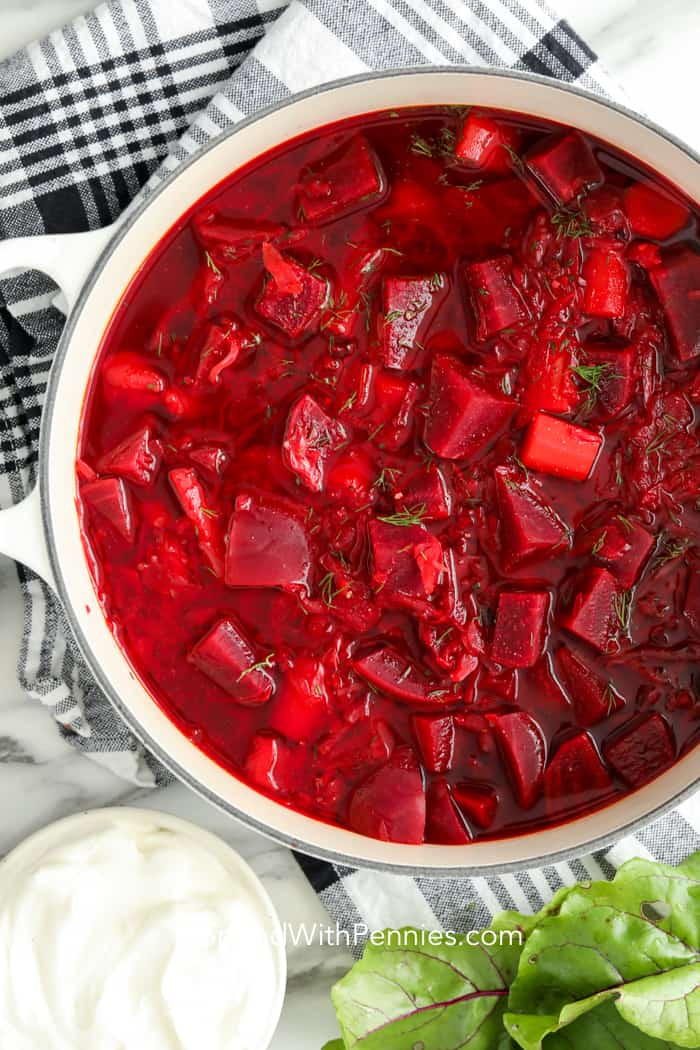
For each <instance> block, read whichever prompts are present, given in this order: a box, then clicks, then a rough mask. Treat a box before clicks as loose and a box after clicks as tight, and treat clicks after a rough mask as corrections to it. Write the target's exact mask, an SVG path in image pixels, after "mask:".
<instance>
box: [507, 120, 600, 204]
mask: <svg viewBox="0 0 700 1050" xmlns="http://www.w3.org/2000/svg"><path fill="white" fill-rule="evenodd" d="M525 163H526V164H527V167H528V168H529V170H530V171H531V172H532V173H533V175H534V176H535V177H536V178H537V179H538V180H539V181H540V182H541V183H542V185H543V186H544V188H545V189H546V190H548V192H549V193H551V195H552V196H553V197H554V199H555V200H557V201H560V202H561V203H562V204H568V203H569V202H570V201H573V200H575V199H576V197H579V196H580V195H581V194H582V193H585V192H586V191H587V190H590V189H592V188H593V187H594V186H599V185H600V184H601V183H602V181H603V172H602V171H601V169H600V166H599V164H598V161H597V160H596V159H595V156H594V155H593V150H592V149H591V147H590V145H589V144H588V142H587V141H586V140H585V139H584V138H583V137H582V136H581V135H580V134H579V133H578V132H577V131H570V132H568V133H567V134H566V135H564V136H561V137H557V138H550V139H546V140H545V142H544V143H543V144H542V145H540V146H536V147H535V149H533V150H531V151H530V152H529V153H528V155H527V157H526V158H525Z"/></svg>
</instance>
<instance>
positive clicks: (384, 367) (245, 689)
mask: <svg viewBox="0 0 700 1050" xmlns="http://www.w3.org/2000/svg"><path fill="white" fill-rule="evenodd" d="M699 247H700V246H699V245H698V235H697V210H696V207H695V205H694V204H692V203H690V202H689V201H687V200H685V199H684V198H683V197H682V196H681V195H679V193H678V192H676V191H675V190H674V189H673V188H671V187H669V186H667V185H666V184H662V183H661V182H660V181H659V179H658V178H656V177H655V176H653V174H651V173H649V172H648V171H646V170H642V169H641V168H639V167H638V166H636V165H635V164H633V163H632V162H631V161H630V159H629V158H628V157H626V156H623V155H621V154H619V153H616V152H615V151H614V150H612V149H611V148H610V147H609V146H607V145H603V144H601V143H599V142H596V141H592V140H590V139H587V138H586V137H584V136H582V135H579V134H578V133H576V132H572V131H569V130H567V129H564V128H560V127H555V126H551V125H546V124H543V123H541V122H536V121H534V120H533V119H531V118H530V117H514V116H513V115H507V116H506V115H504V114H501V113H492V112H488V111H476V110H472V111H464V110H460V109H457V108H433V109H416V110H405V111H402V112H400V113H387V112H384V113H378V114H370V115H368V116H365V117H362V118H360V119H357V120H353V121H348V122H343V123H340V124H337V125H333V126H330V127H328V128H325V129H323V130H322V131H320V132H316V133H314V134H312V135H307V136H303V137H301V138H299V139H296V140H294V141H293V142H289V143H286V144H285V145H283V146H281V147H279V148H278V149H275V150H272V151H271V152H269V153H267V154H266V155H265V156H263V157H262V158H260V159H258V160H256V161H254V162H253V163H251V164H249V165H248V166H247V167H245V168H243V169H242V170H240V171H238V172H236V173H235V174H234V175H232V176H231V177H230V179H228V180H226V181H225V182H224V183H222V184H221V185H219V186H217V187H216V188H215V189H214V190H213V191H212V192H211V193H210V194H209V195H208V196H206V197H205V198H203V199H202V200H201V201H200V202H199V203H198V204H197V206H196V207H195V208H194V209H193V210H192V211H191V212H190V213H189V214H188V215H187V216H186V217H185V218H184V219H183V220H182V221H181V222H179V223H178V224H177V226H175V227H174V228H173V229H172V230H171V231H170V232H169V233H168V234H167V235H166V237H165V238H164V239H163V241H162V242H161V243H160V244H159V245H158V247H157V248H156V249H155V250H154V251H153V253H152V254H151V256H150V257H149V258H148V259H147V261H146V263H145V264H144V266H143V267H142V269H141V271H140V273H139V274H138V276H137V277H136V278H135V279H134V281H133V282H132V285H131V287H130V288H129V291H128V293H127V294H126V295H125V296H124V299H123V301H122V303H121V305H120V307H119V308H118V310H117V312H116V314H115V316H114V318H113V320H112V322H111V324H110V327H109V329H108V331H107V333H106V335H105V337H104V340H103V345H102V349H101V351H100V357H99V361H98V363H97V366H96V369H95V372H94V378H93V381H92V386H91V389H90V394H89V397H88V400H87V403H86V408H85V414H84V420H83V428H82V439H81V447H80V460H79V462H78V465H77V479H78V480H77V483H78V493H79V504H80V509H81V513H82V515H83V521H84V532H85V543H86V548H87V549H88V551H89V554H90V558H91V562H92V564H93V566H94V572H95V575H96V585H97V589H98V591H99V595H100V600H101V603H102V606H103V609H104V612H105V615H106V616H107V617H108V619H109V621H110V623H111V624H112V625H113V626H114V630H115V632H116V634H117V637H118V638H119V641H120V643H121V645H122V647H123V649H124V652H125V654H126V655H127V657H128V658H129V660H130V661H131V663H132V665H133V666H134V668H135V669H136V671H137V672H138V673H139V675H140V676H141V678H142V680H143V681H144V682H145V684H146V685H147V687H148V689H149V690H150V691H151V693H152V695H153V696H154V698H155V700H156V701H157V702H158V704H159V705H160V706H161V707H162V709H163V710H164V711H165V712H166V713H167V715H168V716H169V717H170V718H171V719H172V720H173V722H174V723H175V724H176V725H177V726H178V727H179V728H180V729H181V731H182V732H183V733H184V734H186V735H187V736H188V737H189V738H190V739H191V740H193V741H194V742H195V743H196V744H197V746H198V747H200V748H201V749H202V750H204V751H205V752H206V753H207V754H209V755H210V756H212V757H213V758H214V759H216V761H217V762H218V763H220V764H221V765H222V766H223V767H224V768H226V769H227V770H229V771H230V772H231V773H232V774H233V775H235V776H237V777H239V778H241V779H242V780H244V781H246V782H247V783H249V784H251V785H253V786H254V787H256V788H257V789H259V790H260V791H263V792H265V793H266V794H268V795H270V796H272V797H273V798H275V799H276V800H278V801H279V802H281V803H282V804H284V805H287V806H290V807H292V808H293V809H296V810H299V811H301V812H304V813H307V814H311V815H312V816H315V817H318V818H320V819H322V820H324V821H328V822H331V823H335V824H339V825H341V826H344V827H350V828H352V829H354V830H356V831H359V832H360V833H363V834H367V835H372V836H376V837H379V838H384V839H389V840H394V841H401V842H422V841H429V842H439V843H454V844H459V843H464V842H467V841H470V840H472V839H480V838H485V837H497V836H503V835H512V834H514V833H518V832H524V831H528V830H531V829H533V828H536V827H543V826H546V825H551V824H556V823H560V822H562V821H565V820H567V819H570V818H571V817H572V816H574V815H578V814H581V813H583V812H587V811H591V810H592V809H595V808H596V807H600V806H602V805H604V804H607V803H609V802H611V801H612V800H614V799H616V798H619V797H621V796H622V795H624V794H625V793H627V792H629V791H631V790H634V789H636V788H638V787H639V786H640V785H642V784H643V783H645V782H647V781H648V780H649V779H651V778H653V777H655V776H656V775H657V774H659V773H660V772H661V771H662V770H664V769H666V768H668V767H669V766H670V765H672V763H673V762H675V761H676V760H677V759H678V757H679V756H681V755H683V754H685V753H687V752H688V751H689V750H690V749H692V748H693V747H694V745H695V744H696V743H697V741H698V726H699V715H700V700H699V695H700V694H699V689H700V680H699V678H698V673H697V670H696V660H697V656H698V651H699V650H700V575H698V560H697V551H696V546H697V544H698V538H699V536H700V510H699V508H700V452H699V451H698V444H697V432H696V428H697V412H696V408H695V406H696V404H698V403H700V373H699V372H698V368H697V362H698V361H699V360H700V255H699V254H698V251H699Z"/></svg>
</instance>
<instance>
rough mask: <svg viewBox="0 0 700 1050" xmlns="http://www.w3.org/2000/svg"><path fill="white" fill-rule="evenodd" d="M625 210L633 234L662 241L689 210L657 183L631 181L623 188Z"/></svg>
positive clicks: (679, 226) (684, 219)
mask: <svg viewBox="0 0 700 1050" xmlns="http://www.w3.org/2000/svg"><path fill="white" fill-rule="evenodd" d="M625 211H626V213H627V218H628V219H629V221H630V226H631V227H632V232H633V233H634V235H635V236H636V237H651V238H652V239H653V240H655V241H665V240H666V238H667V237H673V235H674V233H678V232H679V230H682V229H683V227H684V226H685V225H686V224H687V222H688V220H689V219H690V210H689V209H688V207H687V205H685V204H682V203H681V202H680V201H677V200H674V198H673V197H671V196H670V194H667V193H666V191H665V190H662V189H661V188H660V187H659V186H650V185H648V184H647V183H646V182H635V183H634V185H633V186H630V187H628V189H626V190H625Z"/></svg>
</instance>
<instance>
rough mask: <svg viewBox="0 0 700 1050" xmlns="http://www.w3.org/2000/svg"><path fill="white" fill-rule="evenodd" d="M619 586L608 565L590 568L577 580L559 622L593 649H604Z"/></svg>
mask: <svg viewBox="0 0 700 1050" xmlns="http://www.w3.org/2000/svg"><path fill="white" fill-rule="evenodd" d="M619 597H620V588H619V587H618V584H617V580H616V579H615V577H614V576H613V575H612V574H611V573H609V572H608V570H607V569H590V570H589V571H588V572H587V573H586V574H585V575H584V576H582V577H581V579H580V580H579V584H578V587H577V589H576V591H575V593H574V596H573V599H572V602H571V605H570V607H569V608H568V609H567V610H565V611H564V612H562V613H561V614H560V616H559V622H560V623H561V624H562V626H563V627H566V629H567V630H569V631H571V633H572V634H575V635H576V636H577V637H578V638H582V639H583V641H584V642H588V644H589V645H592V646H593V648H594V649H597V650H598V651H599V652H601V653H604V652H605V651H606V650H607V648H608V646H609V645H610V642H611V640H612V638H613V636H614V634H615V627H616V619H617V613H616V605H617V603H618V602H619Z"/></svg>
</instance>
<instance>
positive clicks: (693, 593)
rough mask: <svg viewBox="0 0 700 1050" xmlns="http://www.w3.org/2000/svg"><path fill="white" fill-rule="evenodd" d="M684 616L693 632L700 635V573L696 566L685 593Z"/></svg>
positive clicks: (691, 573) (689, 576)
mask: <svg viewBox="0 0 700 1050" xmlns="http://www.w3.org/2000/svg"><path fill="white" fill-rule="evenodd" d="M683 614H684V616H685V618H686V620H687V621H688V623H689V624H690V629H691V630H692V632H693V633H694V634H696V635H700V572H699V571H698V569H697V567H696V566H693V567H692V568H691V570H690V573H689V574H688V589H687V591H686V592H685V603H684V605H683Z"/></svg>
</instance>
